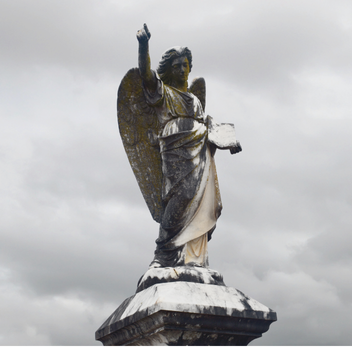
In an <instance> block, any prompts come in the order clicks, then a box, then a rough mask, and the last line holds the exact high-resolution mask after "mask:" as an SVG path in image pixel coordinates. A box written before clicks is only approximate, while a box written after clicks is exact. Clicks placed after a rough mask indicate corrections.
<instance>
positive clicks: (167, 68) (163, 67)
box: [156, 46, 192, 85]
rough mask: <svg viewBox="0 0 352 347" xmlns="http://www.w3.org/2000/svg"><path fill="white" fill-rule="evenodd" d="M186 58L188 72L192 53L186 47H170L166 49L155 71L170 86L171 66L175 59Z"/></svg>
mask: <svg viewBox="0 0 352 347" xmlns="http://www.w3.org/2000/svg"><path fill="white" fill-rule="evenodd" d="M182 56H186V57H187V60H188V64H189V71H190V72H191V69H192V53H191V51H190V50H189V49H188V48H187V47H180V46H176V47H172V48H170V49H168V50H167V51H166V52H165V53H164V54H163V56H162V57H161V60H160V62H159V66H158V68H157V69H156V71H157V73H158V74H159V76H160V78H161V80H162V81H163V82H164V83H165V84H168V85H171V84H172V75H171V66H172V62H173V60H174V59H175V58H178V57H182Z"/></svg>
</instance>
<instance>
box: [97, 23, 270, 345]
mask: <svg viewBox="0 0 352 347" xmlns="http://www.w3.org/2000/svg"><path fill="white" fill-rule="evenodd" d="M150 36H151V35H150V32H149V30H148V27H147V25H146V24H144V27H143V28H142V29H141V30H139V31H138V33H137V39H138V42H139V55H138V63H139V67H138V68H134V69H131V70H129V71H128V73H127V74H126V76H125V77H124V78H123V80H122V82H121V85H120V88H119V91H118V103H117V109H118V122H119V128H120V133H121V137H122V141H123V144H124V147H125V150H126V153H127V155H128V158H129V161H130V164H131V166H132V169H133V172H134V174H135V176H136V178H137V181H138V184H139V187H140V189H141V191H142V194H143V196H144V199H145V201H146V203H147V205H148V207H149V210H150V212H151V214H152V217H153V218H154V220H155V221H157V222H158V223H160V228H159V237H158V238H157V240H156V244H157V246H156V250H155V255H154V259H153V261H152V263H151V264H150V266H149V269H148V270H147V272H146V273H145V274H144V275H143V276H142V278H141V279H140V280H139V282H138V286H137V292H136V294H135V295H133V296H131V297H130V298H128V299H126V300H125V301H124V302H123V303H122V304H121V305H120V306H119V307H118V309H117V310H116V311H115V312H114V313H113V314H112V315H111V316H110V317H109V318H108V320H107V321H106V322H105V323H104V324H103V325H102V326H101V327H100V329H99V330H98V331H97V332H96V338H97V339H98V340H100V341H102V342H103V344H104V345H122V344H123V345H159V344H164V345H212V344H214V345H219V344H220V345H246V344H248V343H249V342H250V341H251V340H253V339H254V338H257V337H260V336H261V334H262V333H263V332H265V331H267V330H268V328H269V325H270V324H271V323H272V322H273V321H275V320H276V314H275V312H273V311H272V310H270V309H269V308H267V307H266V306H264V305H262V304H260V303H259V302H257V301H255V300H253V299H251V298H249V297H247V296H246V295H244V294H243V293H241V292H240V291H238V290H237V289H234V288H230V287H226V286H225V284H224V282H223V278H222V275H221V274H220V273H218V272H217V271H215V270H211V269H209V268H208V252H207V244H208V241H209V240H210V239H211V236H212V233H213V231H214V229H215V227H216V222H217V219H218V218H219V216H220V213H221V209H222V205H221V199H220V191H219V185H218V180H217V175H216V168H215V162H214V155H215V151H216V149H217V148H219V149H229V150H230V152H231V153H232V154H234V153H237V152H240V151H241V150H242V148H241V146H240V144H239V142H237V141H236V138H235V131H234V126H233V124H220V123H216V122H215V121H214V120H213V119H212V118H211V117H210V116H206V115H205V113H204V110H205V81H204V79H203V78H197V79H195V80H193V82H192V83H191V85H190V87H189V88H188V75H189V73H190V71H191V69H192V54H191V51H190V50H189V49H188V48H187V47H173V48H171V49H169V50H167V51H166V52H165V53H164V54H163V56H162V59H161V61H160V63H159V66H158V68H157V70H156V72H155V71H153V70H151V66H150V57H149V46H148V45H149V39H150Z"/></svg>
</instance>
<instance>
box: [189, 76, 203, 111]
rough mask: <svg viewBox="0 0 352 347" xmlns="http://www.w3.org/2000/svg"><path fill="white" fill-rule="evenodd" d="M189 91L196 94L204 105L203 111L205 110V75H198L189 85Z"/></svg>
mask: <svg viewBox="0 0 352 347" xmlns="http://www.w3.org/2000/svg"><path fill="white" fill-rule="evenodd" d="M189 91H190V92H191V93H192V94H194V95H195V96H196V97H197V98H198V99H199V101H200V103H201V104H202V106H203V111H205V94H206V89H205V80H204V78H203V77H196V78H195V79H194V80H193V81H192V83H191V86H190V87H189Z"/></svg>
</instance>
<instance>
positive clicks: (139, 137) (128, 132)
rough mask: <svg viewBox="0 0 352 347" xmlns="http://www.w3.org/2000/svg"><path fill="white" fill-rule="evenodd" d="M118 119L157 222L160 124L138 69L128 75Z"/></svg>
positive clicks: (119, 99)
mask: <svg viewBox="0 0 352 347" xmlns="http://www.w3.org/2000/svg"><path fill="white" fill-rule="evenodd" d="M117 119H118V124H119V129H120V134H121V138H122V143H123V146H124V148H125V151H126V153H127V157H128V160H129V162H130V165H131V167H132V170H133V173H134V174H135V176H136V179H137V182H138V185H139V188H140V190H141V192H142V194H143V197H144V200H145V201H146V203H147V205H148V207H149V210H150V213H151V215H152V217H153V219H154V220H155V221H156V222H158V223H160V221H161V216H162V214H163V203H162V198H161V192H162V170H161V156H160V152H159V145H158V138H157V134H158V132H159V122H158V118H157V116H156V114H155V111H154V110H153V108H151V107H149V106H148V105H147V104H146V102H145V98H144V95H143V89H142V79H141V77H140V75H139V70H138V68H133V69H131V70H129V71H128V72H127V74H126V75H125V77H124V78H123V79H122V81H121V84H120V87H119V90H118V96H117Z"/></svg>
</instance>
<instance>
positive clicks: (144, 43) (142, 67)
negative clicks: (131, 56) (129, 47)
mask: <svg viewBox="0 0 352 347" xmlns="http://www.w3.org/2000/svg"><path fill="white" fill-rule="evenodd" d="M150 36H151V35H150V32H149V30H148V27H147V24H144V26H143V28H142V29H141V30H138V32H137V39H138V42H139V48H138V67H139V73H140V75H141V77H142V80H143V82H144V85H145V86H146V87H147V88H148V89H149V90H155V89H156V86H157V80H156V77H155V75H154V73H153V72H152V70H151V68H150V56H149V42H148V41H149V39H150Z"/></svg>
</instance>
